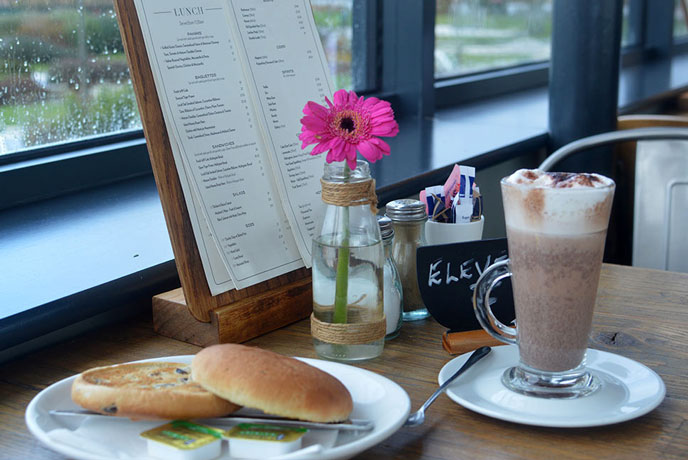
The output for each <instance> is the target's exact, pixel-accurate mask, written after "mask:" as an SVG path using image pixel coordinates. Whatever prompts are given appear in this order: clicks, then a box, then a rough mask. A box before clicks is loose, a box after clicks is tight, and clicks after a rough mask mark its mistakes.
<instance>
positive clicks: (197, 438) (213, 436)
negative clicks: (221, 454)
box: [141, 420, 222, 450]
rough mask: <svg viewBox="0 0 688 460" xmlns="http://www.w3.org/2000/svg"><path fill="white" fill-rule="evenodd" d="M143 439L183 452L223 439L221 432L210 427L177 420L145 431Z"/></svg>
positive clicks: (142, 434)
mask: <svg viewBox="0 0 688 460" xmlns="http://www.w3.org/2000/svg"><path fill="white" fill-rule="evenodd" d="M141 437H142V438H145V439H151V440H153V441H156V442H159V443H162V444H165V445H167V446H170V447H175V448H177V449H181V450H193V449H198V448H199V447H202V446H205V445H207V444H210V443H211V442H214V441H217V440H218V439H221V437H222V435H221V431H220V430H216V429H214V428H211V427H209V426H204V425H199V424H197V423H192V422H187V421H185V420H175V421H173V422H170V423H167V424H165V425H162V426H159V427H157V428H153V429H152V430H148V431H144V432H143V433H141Z"/></svg>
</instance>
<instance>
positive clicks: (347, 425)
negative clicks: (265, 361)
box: [49, 409, 375, 431]
mask: <svg viewBox="0 0 688 460" xmlns="http://www.w3.org/2000/svg"><path fill="white" fill-rule="evenodd" d="M49 413H50V415H57V416H68V417H104V418H108V419H110V420H130V419H129V418H127V417H115V416H112V415H104V414H100V413H98V412H93V411H89V410H65V409H54V410H51V411H50V412H49ZM197 420H202V421H204V422H207V423H229V422H233V423H235V424H236V423H271V424H274V425H282V426H299V427H303V428H312V429H319V430H343V431H371V430H372V429H373V428H375V423H374V422H373V421H372V420H365V419H351V420H347V421H346V422H344V423H317V422H304V421H301V420H293V419H288V418H282V417H276V416H271V415H252V416H250V417H248V416H244V415H232V414H230V415H226V416H224V417H215V418H203V419H197Z"/></svg>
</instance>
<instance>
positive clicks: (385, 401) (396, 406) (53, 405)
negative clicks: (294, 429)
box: [25, 355, 411, 460]
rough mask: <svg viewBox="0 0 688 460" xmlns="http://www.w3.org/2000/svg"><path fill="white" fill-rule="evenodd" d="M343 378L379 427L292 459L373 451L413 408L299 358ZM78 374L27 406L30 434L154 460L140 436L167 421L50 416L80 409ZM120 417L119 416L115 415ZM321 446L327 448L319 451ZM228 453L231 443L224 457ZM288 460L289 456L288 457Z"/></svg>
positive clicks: (398, 391) (358, 413)
mask: <svg viewBox="0 0 688 460" xmlns="http://www.w3.org/2000/svg"><path fill="white" fill-rule="evenodd" d="M192 358H193V356H191V355H187V356H170V357H165V358H159V359H154V360H148V361H169V362H181V363H191V359H192ZM299 359H301V360H302V361H304V362H306V363H308V364H310V365H312V366H315V367H317V368H319V369H322V370H323V371H325V372H328V373H330V374H332V375H333V376H335V377H336V378H338V379H339V380H340V381H341V382H342V383H343V384H344V385H345V386H346V388H347V389H348V390H349V392H350V393H351V396H352V398H353V401H354V410H353V413H352V414H351V418H362V419H369V420H373V422H375V429H374V430H373V431H370V432H368V433H365V434H357V435H354V434H351V433H347V432H341V433H339V435H338V436H337V435H336V432H333V431H329V432H328V431H324V430H315V431H311V432H309V433H308V434H307V435H306V437H304V439H303V449H302V451H299V453H294V454H295V455H291V454H290V455H289V456H288V458H289V459H299V460H308V459H332V460H334V459H346V458H351V457H353V456H354V455H356V454H358V453H360V452H362V451H364V450H366V449H369V448H370V447H372V446H374V445H376V444H378V443H379V442H381V441H383V440H384V439H386V438H388V437H389V436H391V435H392V434H393V433H394V432H396V431H397V430H398V429H399V428H400V427H401V425H402V424H403V423H404V422H405V421H406V418H407V417H408V414H409V411H410V409H411V401H410V400H409V397H408V394H406V392H405V391H404V390H403V389H402V388H401V387H400V386H399V385H397V384H396V383H394V382H392V381H391V380H389V379H387V378H385V377H382V376H380V375H378V374H375V373H373V372H369V371H366V370H364V369H359V368H356V367H353V366H348V365H345V364H339V363H333V362H329V361H321V360H317V359H307V358H299ZM75 378H76V376H72V377H69V378H66V379H64V380H61V381H59V382H57V383H54V384H53V385H50V386H49V387H48V388H46V389H45V390H43V391H41V392H40V393H38V394H37V395H36V397H35V398H34V399H33V400H32V401H31V402H30V403H29V405H28V407H27V408H26V416H25V419H26V424H27V426H28V427H29V431H31V433H32V434H33V435H34V436H36V437H37V438H38V439H39V440H40V441H41V442H42V443H43V444H45V445H46V446H48V447H49V448H50V449H53V450H55V451H57V452H59V453H61V454H64V455H67V456H69V457H73V458H77V459H88V460H95V459H98V460H100V459H113V458H125V459H126V458H136V459H141V458H149V457H147V456H146V442H145V441H144V440H142V439H140V438H139V434H140V433H141V432H143V431H145V430H147V429H150V428H153V427H155V426H159V425H161V424H162V423H163V422H160V421H158V422H132V421H130V420H118V419H115V420H111V419H109V418H107V419H103V418H102V417H97V418H96V417H91V418H88V417H84V418H81V417H66V416H55V415H50V414H49V411H50V410H52V409H70V410H75V409H79V407H78V406H77V405H76V404H74V403H73V402H72V399H71V396H70V391H71V386H72V381H73V380H74V379H75ZM113 418H114V417H113ZM317 444H320V445H321V446H324V447H323V448H318V447H317V446H316V445H317ZM220 458H231V457H229V456H228V455H227V446H226V443H225V445H224V447H223V456H222V457H220ZM285 458H286V457H285Z"/></svg>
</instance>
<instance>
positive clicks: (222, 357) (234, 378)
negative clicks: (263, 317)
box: [191, 344, 353, 423]
mask: <svg viewBox="0 0 688 460" xmlns="http://www.w3.org/2000/svg"><path fill="white" fill-rule="evenodd" d="M191 370H192V375H193V379H194V381H196V382H198V383H200V384H201V385H202V386H203V387H204V388H205V389H207V390H208V391H210V392H212V393H215V394H216V395H218V396H221V397H222V398H225V399H227V400H229V401H232V402H233V403H235V404H239V405H242V406H246V407H251V408H255V409H260V410H262V411H263V412H265V413H267V414H272V415H278V416H281V417H288V418H294V419H299V420H307V421H312V422H323V423H328V422H340V421H342V420H346V419H347V418H348V417H349V414H350V413H351V411H352V409H353V402H352V400H351V395H350V394H349V391H348V390H347V389H346V387H345V386H344V385H343V384H342V383H341V382H340V381H339V380H337V379H336V378H335V377H333V376H331V375H330V374H328V373H327V372H323V371H321V370H320V369H317V368H315V367H313V366H310V365H308V364H306V363H304V362H302V361H299V360H297V359H293V358H289V357H286V356H282V355H280V354H277V353H273V352H271V351H268V350H262V349H260V348H255V347H248V346H245V345H236V344H222V345H213V346H210V347H208V348H206V349H204V350H201V351H200V352H199V353H198V354H197V355H196V356H195V357H194V359H193V361H192V363H191Z"/></svg>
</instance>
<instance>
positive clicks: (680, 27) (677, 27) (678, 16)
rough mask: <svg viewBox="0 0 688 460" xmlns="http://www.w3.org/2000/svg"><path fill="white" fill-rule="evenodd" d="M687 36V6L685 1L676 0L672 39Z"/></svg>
mask: <svg viewBox="0 0 688 460" xmlns="http://www.w3.org/2000/svg"><path fill="white" fill-rule="evenodd" d="M686 35H688V5H687V4H686V0H676V8H675V9H674V37H685V36H686Z"/></svg>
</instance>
